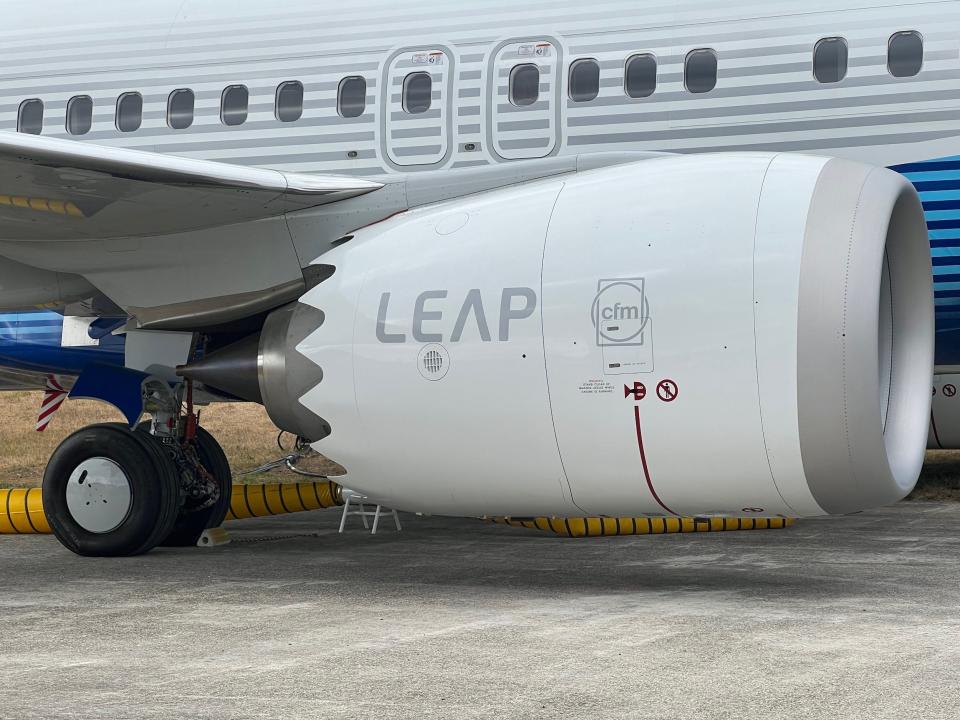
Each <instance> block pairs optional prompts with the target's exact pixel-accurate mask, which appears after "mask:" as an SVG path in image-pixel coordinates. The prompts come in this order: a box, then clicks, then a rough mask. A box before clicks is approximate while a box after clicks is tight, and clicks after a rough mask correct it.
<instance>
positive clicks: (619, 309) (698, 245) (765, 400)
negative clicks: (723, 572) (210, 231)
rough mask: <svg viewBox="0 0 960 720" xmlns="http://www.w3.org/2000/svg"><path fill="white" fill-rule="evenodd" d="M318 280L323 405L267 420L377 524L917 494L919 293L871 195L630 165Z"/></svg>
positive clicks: (825, 182) (705, 162)
mask: <svg viewBox="0 0 960 720" xmlns="http://www.w3.org/2000/svg"><path fill="white" fill-rule="evenodd" d="M323 262H324V263H329V264H332V265H336V266H337V273H336V275H335V276H334V277H332V278H331V279H330V280H328V281H327V282H324V283H323V284H321V285H319V286H318V287H316V288H314V289H313V290H311V291H310V292H308V293H307V294H306V295H305V296H304V297H303V298H302V299H301V302H302V303H303V304H304V305H309V306H312V307H314V308H317V309H320V310H322V311H323V312H324V314H325V318H326V319H325V321H324V324H323V326H322V327H321V328H319V329H317V330H316V332H314V333H312V334H310V335H308V336H307V337H306V338H304V339H303V340H302V341H300V342H299V344H298V346H297V348H298V350H297V352H299V353H300V354H302V355H303V356H304V357H305V358H307V359H309V360H310V361H311V362H312V363H313V364H314V365H315V366H316V367H319V368H322V370H323V380H322V382H319V383H318V384H317V385H316V386H315V387H313V388H312V389H310V390H308V391H305V392H304V391H302V389H298V390H297V392H298V393H302V394H300V395H299V396H298V397H296V398H293V397H291V398H287V399H286V400H284V401H283V402H299V403H300V404H301V405H302V406H304V407H305V408H307V409H309V410H311V411H312V412H314V413H315V414H317V415H322V417H324V418H325V419H326V420H328V421H329V423H330V425H331V426H332V429H333V430H332V433H331V434H330V436H329V437H328V438H326V439H325V440H324V441H323V442H321V443H319V444H318V445H317V448H318V449H319V450H321V451H322V452H324V453H326V454H328V455H330V456H331V457H334V458H336V459H337V460H338V461H339V462H341V464H343V465H344V466H345V467H346V468H347V471H348V473H349V475H348V478H347V482H348V483H349V484H350V487H351V488H354V489H356V490H359V491H363V492H365V493H367V494H369V495H371V496H373V497H377V498H378V499H380V500H381V501H382V502H384V503H386V504H388V505H392V506H395V507H400V508H406V509H413V510H423V511H429V512H436V513H449V514H464V515H466V514H470V515H481V514H488V515H513V516H519V515H551V514H556V515H565V514H567V515H569V514H571V513H574V514H587V515H636V514H651V515H663V514H671V513H673V514H684V515H687V514H718V515H731V514H735V515H742V514H744V513H748V514H749V513H752V512H756V513H764V514H784V515H798V516H804V515H818V514H825V513H829V514H837V513H847V512H852V511H856V510H860V509H864V508H868V507H873V506H878V505H883V504H886V503H889V502H893V501H895V500H897V499H898V498H900V497H902V496H903V495H905V494H906V493H907V492H909V490H910V489H911V488H912V486H913V484H914V483H915V481H916V478H917V475H918V473H919V469H920V465H921V463H922V458H923V448H924V441H925V435H926V427H927V416H928V413H929V408H930V381H931V375H932V359H933V308H932V295H933V293H932V273H931V267H930V258H929V249H928V245H927V240H926V225H925V222H924V217H923V212H922V208H921V205H920V202H919V199H918V197H917V195H916V192H915V191H914V189H913V188H912V186H911V185H910V184H909V183H907V182H906V181H905V180H904V179H902V178H901V177H900V176H898V175H897V174H895V173H892V172H890V171H887V170H884V169H878V168H872V167H868V166H865V165H861V164H858V163H854V162H849V161H845V160H837V159H828V158H816V157H806V156H799V155H770V154H761V153H749V154H722V155H710V156H688V157H669V158H663V159H656V160H648V161H645V162H642V163H637V164H633V165H625V166H621V167H616V168H606V169H602V170H596V171H591V172H584V173H579V174H576V175H570V176H567V177H565V178H560V179H552V180H548V181H541V182H536V183H530V184H527V185H522V186H517V187H512V188H505V189H503V190H501V191H496V192H491V193H483V194H480V195H477V196H474V197H471V198H466V199H462V200H458V201H455V202H450V203H444V204H442V205H438V206H434V207H429V208H423V209H420V210H417V211H413V212H408V213H405V214H403V215H401V216H398V217H395V218H392V219H391V220H388V221H386V222H383V223H380V224H379V225H376V226H373V227H371V228H367V229H364V230H361V231H359V232H357V233H356V234H355V237H354V239H353V240H352V241H351V242H350V243H348V244H346V245H343V246H341V247H339V248H337V249H335V250H333V251H332V252H330V253H328V254H326V255H324V256H323ZM295 384H296V383H295ZM302 385H303V384H302V383H299V384H297V387H298V388H302ZM291 387H292V386H291ZM268 394H269V393H265V395H268ZM274 402H279V401H278V400H275V401H274ZM272 414H273V413H272Z"/></svg>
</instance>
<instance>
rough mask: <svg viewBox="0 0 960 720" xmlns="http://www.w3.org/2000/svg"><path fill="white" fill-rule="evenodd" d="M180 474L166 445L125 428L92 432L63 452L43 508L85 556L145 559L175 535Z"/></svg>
mask: <svg viewBox="0 0 960 720" xmlns="http://www.w3.org/2000/svg"><path fill="white" fill-rule="evenodd" d="M180 505H181V501H180V482H179V477H178V474H177V468H176V466H175V465H174V463H173V460H172V459H171V458H170V456H169V455H167V453H165V452H163V450H162V448H161V447H160V446H159V444H158V443H156V442H154V441H153V440H152V439H151V438H149V437H147V436H144V435H142V434H140V433H134V432H131V431H130V430H128V429H126V428H124V427H122V426H118V425H113V424H109V425H92V426H90V427H86V428H83V429H82V430H79V431H77V432H75V433H74V434H73V435H71V436H70V437H68V438H67V439H66V440H64V441H63V443H62V444H61V445H60V447H58V448H57V449H56V450H55V451H54V453H53V455H52V456H51V458H50V462H49V463H47V469H46V471H45V472H44V474H43V507H44V511H45V513H46V515H47V520H48V521H49V523H50V527H51V528H52V529H53V533H54V535H56V536H57V539H58V540H60V542H61V543H63V545H64V546H65V547H67V548H68V549H70V550H72V551H73V552H75V553H77V554H78V555H91V556H101V557H103V556H124V555H139V554H141V553H145V552H147V551H149V550H151V549H153V548H154V547H155V546H156V545H157V544H158V543H159V542H160V541H161V540H163V539H164V538H165V537H167V536H168V535H169V534H170V532H171V531H172V530H173V527H174V523H175V522H176V520H177V513H178V511H179V509H180Z"/></svg>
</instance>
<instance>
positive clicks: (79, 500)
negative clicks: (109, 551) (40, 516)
mask: <svg viewBox="0 0 960 720" xmlns="http://www.w3.org/2000/svg"><path fill="white" fill-rule="evenodd" d="M132 498H133V496H132V493H131V492H130V481H129V480H128V479H127V476H126V474H125V473H124V472H123V470H122V469H121V467H120V466H119V465H118V464H117V463H115V462H114V461H113V460H110V459H109V458H103V457H94V458H89V459H87V460H84V461H83V462H82V463H80V464H79V465H77V467H76V468H74V470H73V472H72V473H70V479H69V480H68V481H67V509H68V510H69V511H70V515H71V516H72V517H73V519H74V520H75V521H76V523H77V524H78V525H79V526H80V527H82V528H83V529H84V530H87V531H89V532H92V533H108V532H110V531H111V530H116V529H117V528H118V527H120V525H122V524H123V521H124V520H126V519H127V515H128V513H129V512H130V505H131V501H132Z"/></svg>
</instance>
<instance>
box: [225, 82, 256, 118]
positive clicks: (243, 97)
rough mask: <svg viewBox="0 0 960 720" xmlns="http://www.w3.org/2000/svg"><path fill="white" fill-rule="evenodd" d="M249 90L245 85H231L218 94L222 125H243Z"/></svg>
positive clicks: (248, 100) (248, 101)
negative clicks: (221, 93)
mask: <svg viewBox="0 0 960 720" xmlns="http://www.w3.org/2000/svg"><path fill="white" fill-rule="evenodd" d="M249 106H250V91H249V90H247V86H246V85H231V86H230V87H228V88H227V89H225V90H224V91H223V95H221V96H220V122H222V123H223V124H224V125H230V126H234V125H243V124H244V123H245V122H246V121H247V109H248V107H249Z"/></svg>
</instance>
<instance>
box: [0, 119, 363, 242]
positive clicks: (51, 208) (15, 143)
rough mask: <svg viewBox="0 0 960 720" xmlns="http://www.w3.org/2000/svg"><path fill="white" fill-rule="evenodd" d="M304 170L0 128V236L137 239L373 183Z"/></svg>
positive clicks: (303, 203) (306, 203)
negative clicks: (289, 170)
mask: <svg viewBox="0 0 960 720" xmlns="http://www.w3.org/2000/svg"><path fill="white" fill-rule="evenodd" d="M380 187H381V185H380V184H379V183H375V182H370V181H366V180H359V179H355V178H350V177H341V176H324V175H306V174H298V173H287V172H280V171H277V170H268V169H261V168H251V167H242V166H237V165H229V164H225V163H218V162H211V161H207V160H192V159H189V158H182V157H175V156H170V155H161V154H159V153H148V152H140V151H136V150H127V149H124V148H115V147H106V146H102V145H89V144H85V143H81V142H76V141H71V140H60V139H56V138H46V137H38V136H35V135H26V134H22V133H10V132H0V237H2V238H3V239H4V240H12V241H29V240H83V239H101V240H103V239H112V238H116V237H126V238H129V237H144V236H155V235H163V234H170V233H179V232H188V231H193V230H202V229H206V228H211V227H216V226H220V225H225V224H234V223H238V222H244V221H251V220H260V219H264V218H269V217H274V216H278V215H282V214H284V213H287V212H292V211H296V210H302V209H305V208H309V207H315V206H317V205H324V204H327V203H331V202H336V201H339V200H345V199H348V198H351V197H356V196H357V195H363V194H364V193H368V192H371V191H373V190H376V189H378V188H380Z"/></svg>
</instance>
